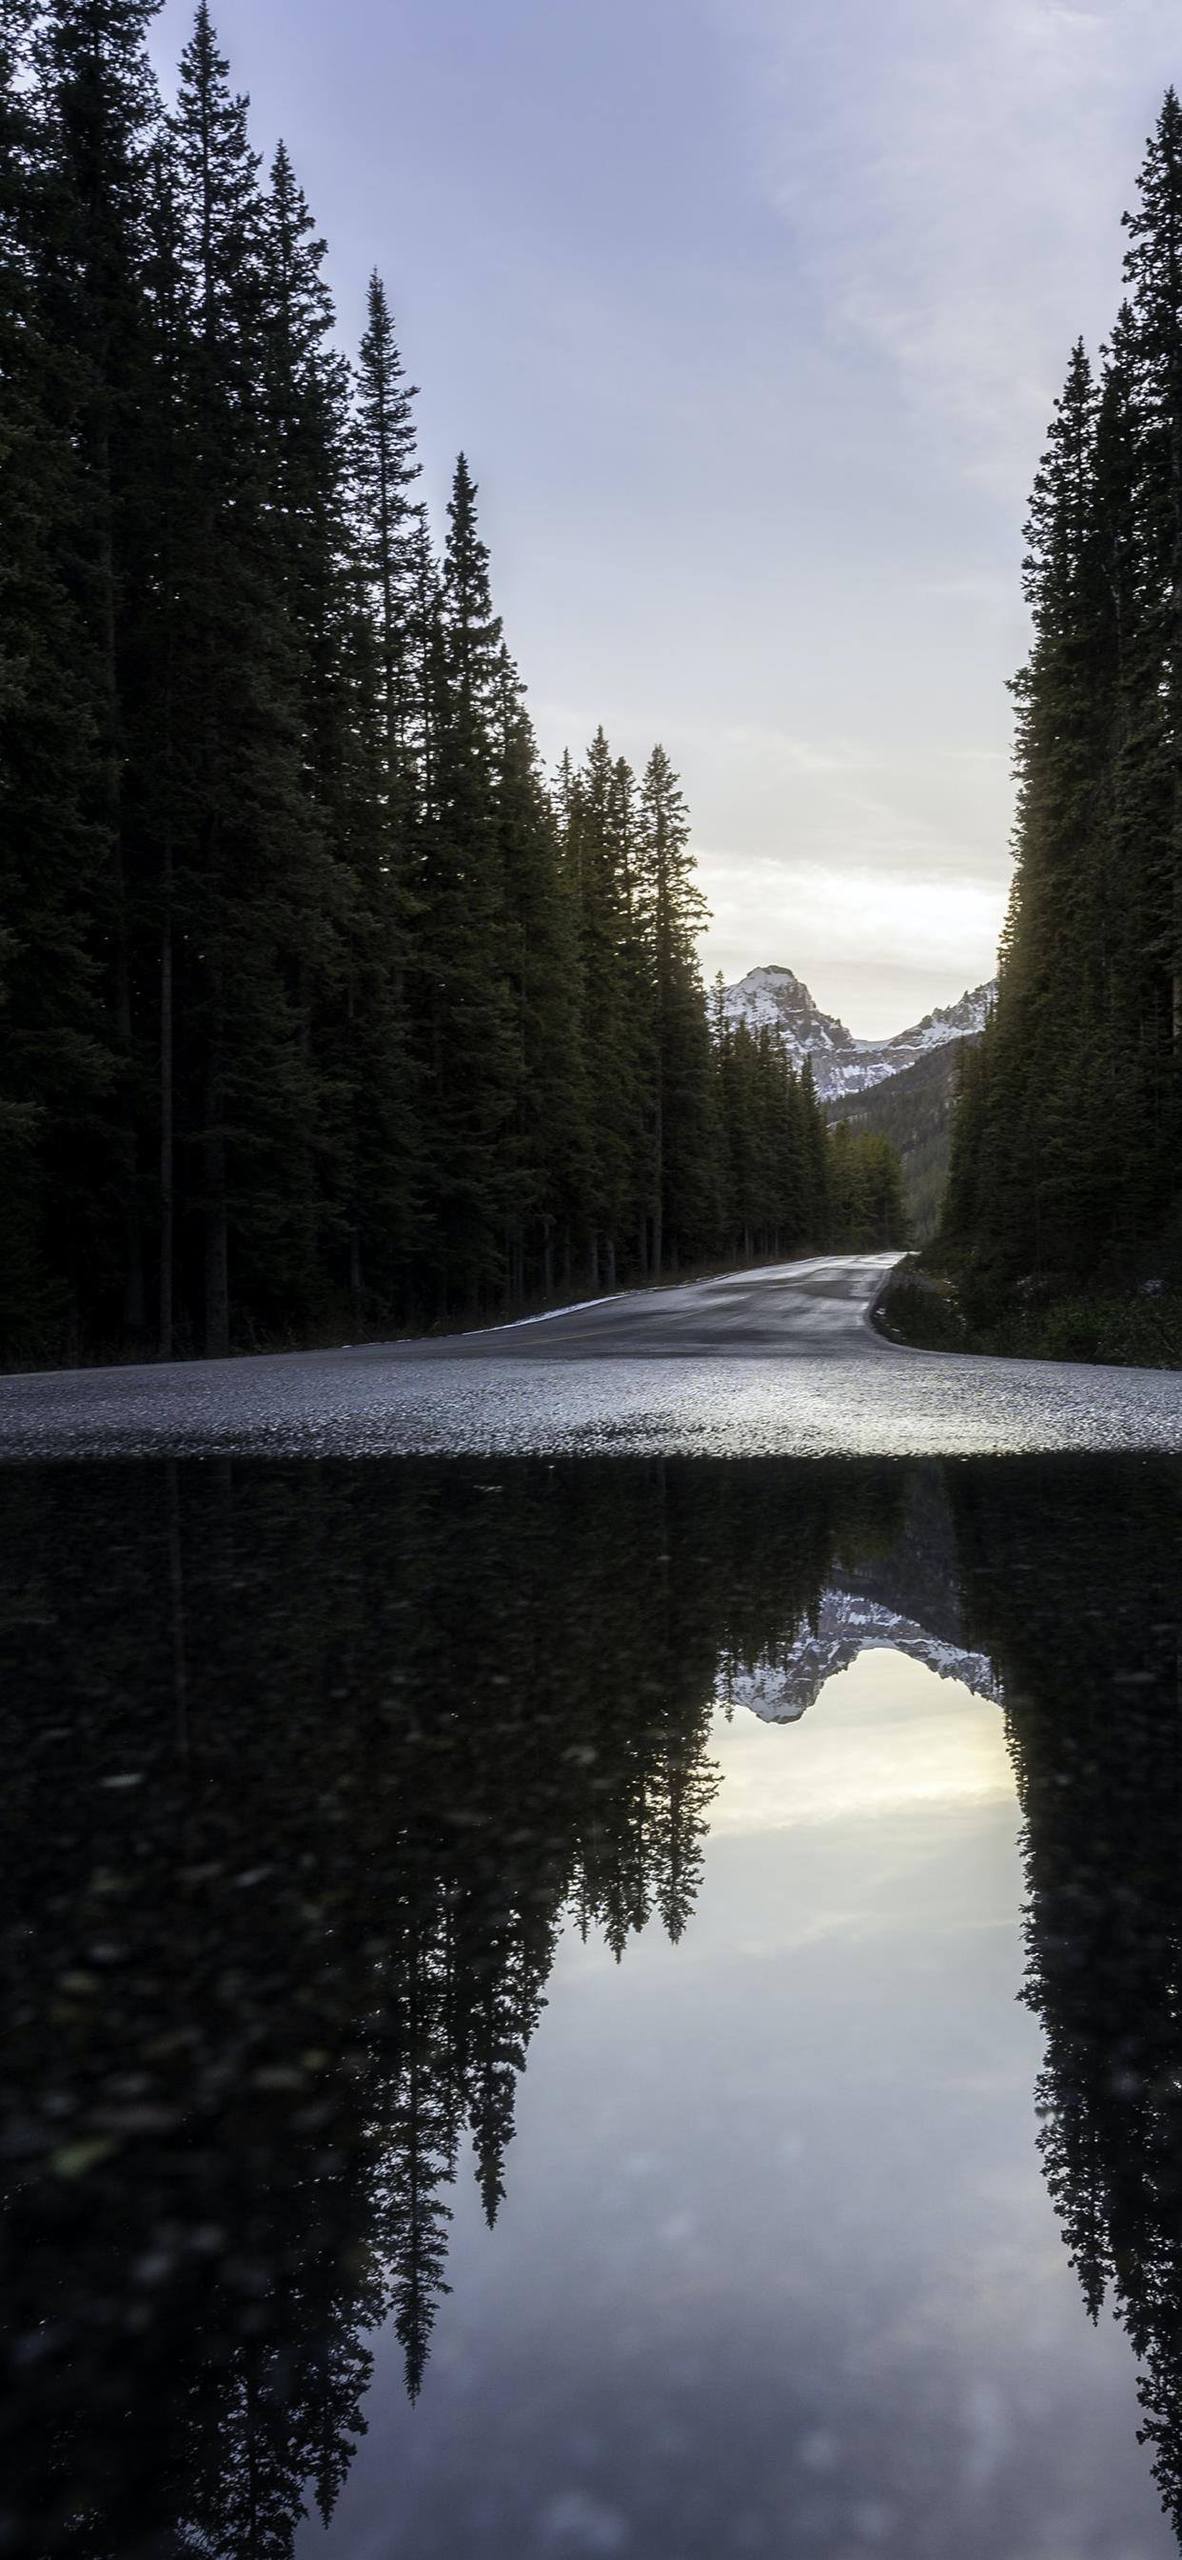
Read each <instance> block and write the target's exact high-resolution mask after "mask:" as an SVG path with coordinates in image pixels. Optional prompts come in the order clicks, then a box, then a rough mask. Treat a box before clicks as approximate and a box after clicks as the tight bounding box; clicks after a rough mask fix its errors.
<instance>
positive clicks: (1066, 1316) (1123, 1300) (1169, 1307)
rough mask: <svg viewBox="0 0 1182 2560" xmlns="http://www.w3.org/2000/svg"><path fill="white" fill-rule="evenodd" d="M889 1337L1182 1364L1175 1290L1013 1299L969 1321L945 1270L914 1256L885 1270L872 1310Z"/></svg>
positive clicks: (1104, 1363) (1108, 1362) (1012, 1356)
mask: <svg viewBox="0 0 1182 2560" xmlns="http://www.w3.org/2000/svg"><path fill="white" fill-rule="evenodd" d="M875 1322H876V1324H877V1326H878V1328H879V1331H880V1332H881V1333H883V1334H885V1336H886V1338H887V1340H888V1341H890V1342H900V1343H906V1344H907V1345H908V1346H909V1347H910V1348H911V1349H912V1350H916V1351H978V1352H984V1353H986V1354H988V1355H989V1356H990V1357H992V1358H994V1359H1002V1360H1074V1361H1082V1362H1084V1363H1085V1364H1087V1365H1092V1366H1096V1367H1111V1368H1117V1369H1182V1292H1180V1291H1178V1290H1169V1291H1163V1292H1162V1293H1161V1295H1160V1296H1153V1297H1150V1296H1146V1295H1143V1294H1138V1295H1137V1296H1119V1295H1117V1294H1115V1293H1102V1292H1090V1293H1084V1294H1080V1295H1079V1296H1070V1297H1061V1298H1055V1299H1053V1300H1052V1301H1051V1302H1050V1303H1049V1304H1045V1305H1039V1306H1027V1307H1023V1306H1020V1305H1019V1306H1013V1307H1011V1308H1010V1309H1009V1310H1008V1311H1007V1312H1006V1313H1004V1314H1003V1315H1000V1316H994V1317H992V1318H990V1319H989V1320H988V1321H977V1322H975V1323H973V1322H970V1320H969V1318H968V1317H967V1316H966V1314H965V1311H964V1308H963V1307H962V1305H961V1303H960V1299H959V1297H958V1294H957V1289H956V1284H955V1282H954V1280H952V1279H951V1278H950V1276H949V1275H948V1273H947V1272H940V1271H927V1270H924V1269H923V1268H922V1267H921V1266H920V1265H919V1264H918V1263H916V1262H915V1261H908V1262H905V1263H901V1264H900V1265H899V1268H898V1270H897V1271H895V1272H893V1273H892V1274H891V1278H890V1280H889V1281H888V1283H887V1286H886V1288H885V1290H884V1291H883V1294H882V1297H881V1298H880V1300H879V1303H878V1307H877V1309H876V1313H875Z"/></svg>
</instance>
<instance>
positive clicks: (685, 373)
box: [158, 0, 1179, 1034]
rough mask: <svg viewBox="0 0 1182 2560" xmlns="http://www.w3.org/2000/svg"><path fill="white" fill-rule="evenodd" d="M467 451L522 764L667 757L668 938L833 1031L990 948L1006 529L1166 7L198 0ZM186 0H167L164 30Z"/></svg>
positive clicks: (1147, 101)
mask: <svg viewBox="0 0 1182 2560" xmlns="http://www.w3.org/2000/svg"><path fill="white" fill-rule="evenodd" d="M214 16H215V19H216V20H217V22H218V25H219V31H220V34H221V37H222V40H223V43H224V44H225V47H226V49H227V50H228V52H229V53H230V55H231V58H232V62H233V66H234V70H235V73H236V75H237V78H238V80H239V82H240V84H241V85H242V86H244V87H246V88H249V89H250V90H251V92H252V93H253V99H254V108H255V131H256V135H257V139H258V141H259V143H260V145H261V146H262V147H263V148H264V150H266V151H267V152H268V153H269V152H270V151H271V150H272V149H273V147H274V142H275V139H276V136H277V135H278V134H279V133H283V134H284V135H285V137H286V139H287V141H288V143H289V145H290V148H291V150H292V153H293V155H294V158H295V163H296V167H297V169H298V171H299V172H300V174H301V176H302V177H303V179H304V182H305V184H306V186H307V188H308V191H309V194H310V196H311V200H312V204H313V209H314V211H315V214H316V217H317V220H318V222H319V223H320V224H321V226H322V227H323V229H324V231H325V232H326V233H327V235H328V238H329V240H330V242H331V245H332V253H333V264H332V272H333V277H334V281H335V284H336V286H337V289H338V292H339V296H340V302H341V309H342V322H343V327H344V330H345V333H346V336H347V338H348V340H349V342H350V343H351V344H352V343H354V342H355V340H356V337H357V335H358V334H359V330H360V324H361V304H362V294H363V288H364V281H365V277H366V274H367V273H368V270H369V268H370V266H371V265H372V264H373V263H375V262H376V263H377V264H378V265H380V266H381V267H382V268H383V270H384V271H385V274H386V276H387V278H388V281H389V285H390V290H391V293H392V296H393V300H394V305H395V309H396V311H397V313H398V315H399V321H400V325H401V329H402V333H403V339H404V344H405V349H406V356H407V362H408V365H409V368H410V372H411V377H412V379H413V380H415V381H417V382H419V383H421V384H422V386H423V396H422V402H421V416H422V429H423V445H424V452H425V455H426V459H427V474H426V486H427V489H428V492H429V494H430V497H431V499H432V502H433V505H434V506H435V508H436V510H437V511H438V510H439V509H440V507H441V502H442V498H443V493H444V488H445V481H446V474H447V471H448V469H449V467H450V463H451V459H452V457H453V456H454V454H455V452H456V450H457V448H458V447H459V446H460V445H461V444H463V445H465V446H466V447H467V448H468V450H469V452H470V454H471V456H472V459H473V464H474V468H475V470H476V474H477V477H478V479H479V481H480V483H481V490H482V504H483V506H484V509H485V521H486V524H487V527H488V530H489V533H490V535H491V537H492V541H493V546H494V560H495V568H496V574H497V587H498V595H499V598H500V601H501V603H502V605H503V608H504V611H505V613H506V616H507V620H508V628H509V633H510V637H511V641H512V644H513V646H514V648H515V649H516V651H517V653H518V655H519V657H520V659H521V662H522V666H523V668H524V671H525V674H526V677H527V679H528V682H529V685H530V688H531V695H532V700H533V704H534V708H535V712H536V715H537V718H538V722H539V727H540V730H541V733H542V737H543V742H544V745H545V749H546V752H547V754H548V755H556V754H557V753H558V751H559V750H560V748H561V747H562V745H563V744H564V743H567V742H569V743H571V744H572V745H573V746H575V747H576V748H578V747H580V745H581V744H582V742H584V741H585V740H586V738H587V737H588V736H589V735H590V732H591V729H592V727H593V725H594V723H595V722H596V721H597V720H598V719H600V718H602V719H603V720H605V721H606V722H607V724H608V726H609V729H610V730H611V731H612V733H613V735H614V737H615V738H616V740H617V741H618V744H619V746H620V747H621V748H622V749H623V750H624V751H626V752H627V753H628V754H630V755H633V756H640V755H642V754H643V753H644V752H645V751H646V749H647V747H648V745H649V743H650V742H651V740H652V739H653V737H654V736H661V737H663V738H664V740H665V743H666V745H667V746H668V748H669V751H670V753H671V754H672V756H673V758H674V760H675V762H676V763H678V764H679V765H680V766H681V767H682V768H683V770H684V774H685V779H686V785H687V789H688V792H689V797H690V802H691V806H692V808H693V810H694V814H695V819H696V826H697V838H698V843H699V845H700V847H701V849H702V853H703V857H704V869H705V878H706V885H707V889H708V892H709V895H710V899H711V903H712V905H713V907H714V909H715V916H716V923H715V927H714V931H713V934H712V937H711V940H710V943H709V944H708V947H707V957H708V966H709V968H710V969H711V970H712V969H713V968H714V967H715V966H716V965H721V966H723V967H725V968H726V970H727V971H728V973H737V972H738V971H740V970H741V969H744V968H747V967H749V966H751V965H752V964H753V963H754V962H757V961H780V962H785V963H787V964H788V965H790V966H792V967H794V968H795V969H797V970H798V971H799V972H800V973H801V974H802V975H803V976H804V977H806V978H807V979H808V980H809V982H810V983H811V984H812V985H813V986H814V991H815V993H816V994H817V996H818V998H819V999H820V1001H821V1002H822V1003H823V1004H824V1005H825V1006H826V1007H827V1008H828V1009H829V1010H831V1011H835V1012H839V1013H843V1014H844V1015H845V1017H846V1019H847V1021H849V1022H850V1024H851V1026H852V1028H853V1029H854V1030H855V1031H856V1032H859V1033H864V1034H872V1033H882V1032H891V1031H896V1030H899V1029H900V1028H901V1027H902V1026H903V1024H904V1022H909V1021H914V1020H915V1019H916V1018H917V1017H918V1016H919V1015H920V1014H922V1013H923V1012H924V1011H926V1009H927V1007H928V1006H929V1005H930V1004H932V1003H933V1002H943V1001H947V999H948V998H949V997H951V996H955V995H958V994H959V993H960V990H961V989H962V987H963V986H965V985H966V983H975V982H976V981H977V980H979V979H981V978H984V977H985V976H987V975H988V974H989V971H990V969H991V967H992V963H993V956H994V952H995V949H996V940H997V932H998V928H999V925H1000V922H1001V917H1002V912H1003V906H1004V896H1005V885H1006V878H1007V859H1006V840H1007V835H1008V828H1009V814H1010V806H1011V787H1010V781H1009V769H1008V768H1009V732H1010V716H1009V705H1008V703H1007V699H1006V695H1005V691H1004V680H1005V678H1006V677H1007V676H1008V675H1009V674H1010V673H1011V671H1012V669H1013V667H1014V666H1015V664H1016V663H1017V661H1018V659H1019V657H1020V655H1021V653H1022V648H1023V645H1024V640H1023V618H1022V611H1021V600H1020V592H1019V563H1020V558H1021V551H1022V541H1021V527H1022V522H1023V516H1024V512H1025V500H1026V493H1027V491H1028V489H1029V486H1030V482H1031V478H1032V474H1033V469H1034V464H1035V461H1036V459H1037V455H1038V450H1039V447H1040V444H1041V441H1042V437H1043V434H1044V431H1045V427H1046V422H1047V419H1048V418H1049V415H1050V407H1051V401H1052V398H1053V396H1054V394H1055V393H1056V392H1057V390H1058V389H1059V387H1060V384H1061V381H1062V377H1063V372H1064V368H1065V364H1066V358H1067V351H1068V349H1069V347H1070V345H1071V342H1072V340H1073V338H1074V337H1075V335H1076V333H1077V331H1079V330H1081V329H1082V330H1084V331H1086V332H1087V333H1088V335H1089V337H1090V338H1091V340H1092V341H1093V342H1095V340H1096V339H1097V338H1098V337H1100V336H1101V335H1102V334H1103V333H1104V331H1105V330H1106V329H1107V327H1108V326H1109V325H1110V323H1111V320H1112V317H1113V314H1114V311H1115V309H1116V305H1117V301H1118V299H1119V292H1120V259H1121V250H1122V246H1123V242H1122V236H1121V232H1120V227H1119V224H1120V214H1121V211H1122V209H1123V207H1124V206H1125V205H1126V204H1127V203H1128V201H1129V198H1130V194H1131V191H1132V187H1133V182H1134V176H1135V172H1136V168H1137V164H1138V161H1139V159H1140V156H1141V149H1142V142H1143V137H1144V135H1145V133H1146V132H1147V130H1148V127H1149V123H1150V120H1151V118H1152V116H1153V114H1154V113H1155V111H1156V108H1157V105H1158V103H1159V101H1160V97H1161V93H1162V90H1163V89H1164V87H1165V84H1166V82H1167V80H1168V79H1171V78H1175V79H1176V78H1177V76H1178V68H1179V46H1178V11H1177V5H1176V0H1090V5H1088V6H1087V7H1072V6H1067V5H1061V0H895V5H893V6H884V5H883V0H593V5H592V0H398V5H397V6H396V7H390V6H387V5H383V0H334V4H333V5H332V6H331V7H329V6H326V5H325V0H215V6H214ZM191 18H192V6H191V0H166V5H165V8H164V11H163V15H162V19H161V22H160V26H159V30H158V47H159V54H160V59H161V61H162V62H164V63H171V62H172V61H173V60H174V59H175V55H176V51H177V48H178V46H179V44H180V42H181V41H182V40H183V36H184V34H185V32H186V31H187V28H188V25H189V23H190V21H191Z"/></svg>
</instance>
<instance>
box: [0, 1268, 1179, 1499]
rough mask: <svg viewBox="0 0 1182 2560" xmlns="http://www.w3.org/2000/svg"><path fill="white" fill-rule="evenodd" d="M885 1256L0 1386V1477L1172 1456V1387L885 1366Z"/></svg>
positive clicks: (1130, 1372)
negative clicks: (594, 1455)
mask: <svg viewBox="0 0 1182 2560" xmlns="http://www.w3.org/2000/svg"><path fill="white" fill-rule="evenodd" d="M894 1258H895V1257H894V1256H893V1255H890V1254H885V1255H843V1256H828V1257H825V1258H822V1259H818V1260H813V1261H809V1262H796V1263H785V1264H781V1265H778V1266H776V1267H775V1268H773V1269H770V1270H766V1271H745V1272H739V1273H735V1274H733V1275H732V1276H731V1277H729V1278H725V1279H718V1280H706V1281H701V1282H697V1283H694V1284H692V1285H689V1286H686V1287H683V1288H673V1289H660V1290H637V1291H634V1292H632V1293H630V1294H628V1295H625V1296H621V1297H615V1298H609V1299H604V1300H600V1301H598V1302H593V1303H591V1304H588V1305H583V1306H577V1307H573V1308H569V1309H567V1310H565V1311H563V1312H562V1313H560V1314H557V1315H551V1316H543V1317H537V1318H533V1319H530V1320H528V1321H527V1322H525V1323H522V1324H516V1325H508V1326H502V1327H499V1328H497V1329H496V1330H494V1331H490V1332H484V1333H471V1334H461V1335H453V1336H451V1337H449V1338H447V1339H433V1340H430V1341H424V1342H395V1343H380V1344H366V1345H364V1346H361V1347H358V1348H352V1347H350V1346H348V1345H346V1346H343V1347H342V1348H341V1349H340V1350H336V1351H316V1352H296V1353H291V1354H284V1355H280V1356H278V1357H272V1358H257V1359H240V1360H221V1361H189V1362H176V1363H172V1364H170V1365H168V1366H156V1367H149V1368H124V1369H88V1370H81V1371H79V1370H67V1371H55V1372H53V1373H52V1374H44V1373H39V1374H34V1375H30V1376H24V1377H16V1378H4V1379H0V1460H9V1461H20V1460H25V1461H28V1460H37V1459H41V1460H44V1459H51V1458H110V1457H133V1456H159V1455H175V1456H193V1457H206V1456H215V1455H219V1454H220V1455H235V1454H238V1455H244V1456H256V1457H277V1458H282V1457H297V1456H307V1457H317V1456H324V1457H330V1456H339V1457H346V1458H355V1457H369V1456H381V1455H415V1454H427V1453H432V1454H446V1453H454V1454H456V1455H460V1454H465V1455H471V1454H480V1455H488V1456H490V1457H494V1458H495V1457H496V1456H497V1455H499V1454H501V1453H509V1452H526V1451H533V1452H539V1453H541V1454H543V1455H545V1454H558V1453H559V1452H568V1451H577V1450H580V1449H588V1450H592V1449H593V1450H599V1451H604V1450H611V1449H620V1450H631V1451H637V1452H652V1453H657V1454H667V1455H670V1456H672V1455H683V1454H687V1455H693V1454H697V1453H700V1454H707V1455H714V1456H724V1457H725V1456H736V1457H750V1456H762V1455H786V1454H799V1455H802V1456H814V1455H815V1456H831V1455H841V1454H845V1453H849V1454H857V1455H866V1456H913V1455H936V1454H943V1455H966V1456H967V1455H973V1454H990V1453H994V1452H996V1453H1001V1452H1013V1451H1024V1450H1050V1449H1096V1450H1112V1449H1143V1450H1171V1451H1182V1375H1178V1374H1177V1373H1173V1372H1169V1371H1160V1370H1151V1369H1098V1368H1084V1367H1077V1366H1074V1365H1068V1364H1065V1363H1058V1362H1050V1361H1023V1360H979V1359H967V1358H959V1357H954V1356H948V1355H946V1354H944V1353H935V1352H920V1351H903V1350H899V1349H896V1348H895V1347H894V1346H893V1345H891V1344H889V1343H887V1342H884V1341H883V1340H882V1338H881V1337H880V1336H879V1335H878V1334H877V1333H875V1331H874V1330H873V1328H872V1326H871V1325H870V1322H869V1318H868V1309H869V1307H870V1305H871V1303H872V1301H873V1299H874V1298H875V1296H876V1295H877V1292H878V1290H879V1287H880V1285H881V1283H882V1280H883V1277H884V1275H885V1273H886V1271H887V1270H888V1269H889V1268H890V1265H891V1263H892V1261H893V1260H894Z"/></svg>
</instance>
